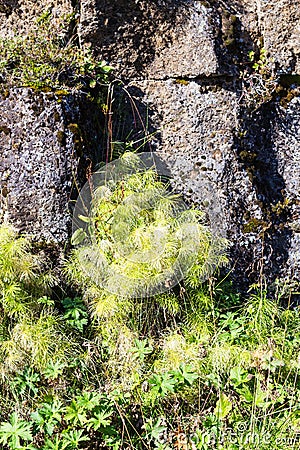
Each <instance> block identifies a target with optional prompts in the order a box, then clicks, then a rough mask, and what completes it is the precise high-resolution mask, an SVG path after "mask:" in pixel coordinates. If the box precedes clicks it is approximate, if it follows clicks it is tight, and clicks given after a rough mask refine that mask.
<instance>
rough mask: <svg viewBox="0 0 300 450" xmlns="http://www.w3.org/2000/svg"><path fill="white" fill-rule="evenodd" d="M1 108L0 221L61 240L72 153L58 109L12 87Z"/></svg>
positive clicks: (45, 99) (42, 98)
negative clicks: (6, 221) (9, 222)
mask: <svg viewBox="0 0 300 450" xmlns="http://www.w3.org/2000/svg"><path fill="white" fill-rule="evenodd" d="M0 109H1V111H2V114H1V119H0V139H1V154H0V174H1V179H0V185H1V196H0V199H1V210H0V218H1V221H2V220H8V221H11V222H13V223H14V224H15V225H16V226H17V227H18V228H19V229H20V230H22V231H25V230H26V231H27V232H29V233H32V234H34V235H36V236H37V237H38V238H40V239H41V240H44V239H45V240H47V241H50V242H51V241H58V242H64V241H66V239H67V238H68V225H69V222H70V216H69V214H68V201H69V197H70V192H71V185H72V170H73V171H74V170H75V167H76V155H74V152H73V149H72V144H71V143H72V133H71V132H70V131H69V130H65V125H64V117H63V109H62V107H61V105H60V104H58V103H57V102H55V101H53V99H49V98H48V97H47V95H46V94H39V95H37V94H33V93H32V92H31V91H30V90H27V89H15V90H13V91H11V93H10V95H9V97H8V98H6V99H2V100H0ZM63 139H64V140H65V141H64V145H63V142H62V140H63Z"/></svg>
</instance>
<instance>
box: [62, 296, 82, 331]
mask: <svg viewBox="0 0 300 450" xmlns="http://www.w3.org/2000/svg"><path fill="white" fill-rule="evenodd" d="M62 305H63V307H64V309H65V313H64V319H65V320H66V323H67V324H68V325H70V326H71V327H73V328H76V329H77V330H78V331H80V332H81V333H82V332H83V328H84V326H85V325H87V323H88V313H87V309H86V307H85V305H84V303H83V301H82V299H81V298H80V297H75V298H73V299H71V298H69V297H67V298H65V299H64V300H63V301H62Z"/></svg>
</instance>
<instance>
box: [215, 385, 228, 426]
mask: <svg viewBox="0 0 300 450" xmlns="http://www.w3.org/2000/svg"><path fill="white" fill-rule="evenodd" d="M231 410H232V403H231V401H230V400H229V398H228V397H227V395H225V394H224V393H223V392H222V393H221V395H220V398H219V400H218V401H217V404H216V408H215V411H214V414H215V415H216V416H217V417H218V419H220V420H222V419H225V418H226V417H227V416H228V414H229V413H230V411H231Z"/></svg>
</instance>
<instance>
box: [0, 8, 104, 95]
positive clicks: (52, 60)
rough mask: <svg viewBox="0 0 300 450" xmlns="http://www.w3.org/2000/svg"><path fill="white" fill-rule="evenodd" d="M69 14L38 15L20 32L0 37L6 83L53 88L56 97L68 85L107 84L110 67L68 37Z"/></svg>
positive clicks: (36, 87) (66, 89)
mask: <svg viewBox="0 0 300 450" xmlns="http://www.w3.org/2000/svg"><path fill="white" fill-rule="evenodd" d="M70 20H72V19H70V17H68V16H67V17H65V18H61V19H60V20H59V21H57V20H55V21H54V19H53V17H52V15H51V12H49V13H48V12H47V14H45V15H42V16H41V17H40V18H39V19H38V20H37V21H36V23H35V24H32V27H31V30H30V31H29V32H28V33H27V34H24V35H22V36H21V35H20V34H19V32H18V31H16V33H15V36H14V37H5V38H1V39H0V53H1V61H0V72H2V76H3V77H4V78H5V80H6V82H7V83H8V84H9V85H17V86H28V87H31V88H35V89H50V90H51V89H53V90H56V91H57V95H58V97H59V96H61V95H66V94H67V93H68V89H69V88H74V87H76V88H77V89H84V88H85V89H86V88H95V87H96V86H97V85H99V84H102V83H107V82H108V79H109V74H110V72H111V70H112V68H111V67H109V66H108V65H107V64H106V63H105V62H103V61H96V60H95V59H94V58H93V55H92V51H91V50H90V49H89V48H88V47H85V48H80V47H79V46H78V45H77V44H76V40H75V38H74V37H70V36H69V27H70Z"/></svg>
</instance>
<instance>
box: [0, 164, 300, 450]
mask: <svg viewBox="0 0 300 450" xmlns="http://www.w3.org/2000/svg"><path fill="white" fill-rule="evenodd" d="M137 181H139V182H140V183H145V184H146V187H147V189H149V188H150V187H151V186H152V188H153V189H154V188H156V189H159V188H161V184H160V180H157V179H156V178H155V177H154V175H153V173H151V172H144V173H143V174H142V175H141V174H139V175H138V177H137V178H135V182H134V183H133V179H132V178H131V176H129V177H128V178H127V179H126V182H125V181H124V180H123V185H122V189H121V184H118V183H116V185H115V189H112V187H111V192H110V193H109V195H106V196H103V195H100V194H99V196H98V197H97V202H95V203H94V206H95V209H94V210H91V214H90V215H89V216H88V217H86V218H83V222H84V220H86V219H88V220H87V221H86V222H84V223H85V224H86V226H87V228H86V230H85V232H87V231H88V227H90V226H92V227H93V233H94V235H95V236H96V243H95V245H99V246H100V247H101V246H102V245H103V240H104V239H108V238H109V234H110V232H111V230H112V229H113V221H110V220H109V217H110V216H113V213H114V212H116V211H118V208H119V206H120V203H121V202H119V200H120V198H119V199H118V197H119V196H121V197H122V196H123V197H122V200H123V201H124V200H126V198H129V197H130V195H129V191H130V190H131V191H132V192H131V193H134V188H135V186H136V185H137ZM157 183H158V184H157ZM102 191H103V189H102ZM102 191H101V192H102ZM102 194H103V192H102ZM169 200H170V199H168V201H169ZM124 204H125V205H126V201H125V202H123V205H124ZM156 205H157V204H156ZM155 209H156V208H154V209H152V210H151V211H152V212H151V214H152V215H153V216H155ZM166 210H167V209H166V207H165V206H164V208H162V214H161V215H160V216H159V220H162V218H163V216H164V214H163V213H165V211H166ZM99 211H101V214H102V213H103V217H104V218H105V222H104V221H102V222H100V219H99V217H98V215H97V214H96V213H97V212H98V213H99ZM122 217H125V218H127V215H126V211H125V212H124V211H122ZM135 217H136V220H137V222H138V223H139V221H142V219H143V220H146V222H145V224H146V227H145V229H148V228H149V226H150V224H149V222H148V221H147V220H148V219H149V217H148V216H147V217H144V216H143V215H142V216H141V217H139V215H137V214H136V215H135ZM155 217H156V216H155ZM152 219H153V217H152ZM193 220H194V217H193ZM152 223H153V222H152ZM154 223H156V222H155V221H154ZM125 224H127V222H126V220H125ZM139 225H140V226H141V223H140V224H139ZM136 226H137V224H135V227H136ZM199 226H200V229H202V228H201V227H203V224H202V225H201V223H200V224H199ZM130 227H131V222H130V226H129V228H128V229H126V230H127V231H126V235H128V236H130V235H131V234H130V233H131V232H132V231H133V230H134V227H133V228H130ZM123 231H124V230H123ZM200 236H202V235H201V234H200ZM204 236H206V237H207V236H209V233H208V231H207V230H205V234H204ZM108 240H109V239H108ZM211 241H212V238H211V236H210V240H208V242H207V241H205V242H206V245H208V246H211V245H212V243H211ZM141 242H145V241H143V240H142V241H141ZM205 248H206V247H204V249H205ZM135 251H136V249H135ZM203 251H204V250H203V249H202V248H201V247H200V249H199V254H198V256H197V260H196V261H194V265H193V266H192V267H191V269H190V271H188V272H187V274H186V276H185V277H184V279H183V280H181V281H180V283H179V284H178V285H177V286H174V288H169V289H166V290H165V291H164V292H160V293H157V294H156V295H152V296H145V297H144V298H136V297H132V296H130V295H127V296H126V295H123V296H121V295H117V294H116V293H111V294H110V293H109V292H107V291H106V292H104V289H103V287H101V286H99V285H98V284H97V282H96V281H97V279H96V281H95V278H93V277H91V276H90V275H91V274H90V273H89V271H85V270H83V268H82V267H81V266H80V264H78V259H76V258H77V257H76V252H77V250H76V251H75V254H74V255H75V256H74V255H72V256H71V257H70V260H69V262H68V264H67V270H68V273H69V275H70V278H71V279H72V280H73V281H72V290H73V292H74V291H75V290H76V291H77V294H76V296H75V297H71V296H69V297H67V296H66V297H65V298H60V299H59V298H55V297H54V292H53V286H54V285H55V284H56V283H59V280H56V279H55V278H54V277H53V275H52V274H51V271H50V270H49V269H48V264H47V261H46V260H45V259H44V258H42V257H41V256H39V254H38V253H37V252H36V250H35V249H34V247H33V246H32V244H31V242H30V240H29V239H28V238H26V237H25V236H19V235H18V234H17V233H16V231H15V230H13V229H12V228H11V227H8V226H5V225H2V226H1V227H0V289H1V323H0V370H1V378H0V383H1V397H0V411H1V413H0V442H1V445H2V448H3V449H4V450H9V449H10V450H16V449H23V450H37V449H42V450H50V449H51V450H64V449H65V450H72V449H85V450H89V449H95V448H96V449H97V448H99V449H100V448H103V449H110V448H112V449H128V450H142V449H161V450H163V449H164V450H168V449H186V448H187V449H191V450H194V449H201V450H208V449H224V450H240V449H242V450H243V449H245V450H246V449H247V450H248V449H265V450H267V449H268V450H269V449H274V450H277V449H278V450H279V449H296V448H298V446H299V429H300V418H299V405H298V403H299V400H298V399H299V390H300V388H299V386H300V385H299V348H300V336H299V330H300V316H299V308H298V307H296V306H295V305H294V306H293V307H291V306H290V303H291V302H289V303H288V305H287V306H286V307H285V308H283V307H282V303H283V302H282V296H283V295H284V296H285V297H286V289H285V287H284V286H283V287H281V286H280V285H278V286H277V290H276V291H275V292H274V293H273V294H272V295H271V294H270V293H268V291H267V289H265V288H264V287H263V286H262V285H261V284H260V285H256V286H253V287H252V290H251V292H250V294H249V295H248V297H247V298H245V297H244V296H242V295H241V294H239V293H237V292H236V291H235V289H234V286H233V284H232V283H230V282H227V281H226V280H224V281H221V282H217V281H216V279H215V275H214V276H211V277H210V279H209V280H208V282H203V279H202V278H201V271H199V266H201V259H199V255H200V253H201V252H203ZM203 255H204V256H205V252H204V253H203ZM223 256H224V255H223ZM110 257H111V259H112V260H113V257H114V254H111V255H110ZM202 262H203V261H202Z"/></svg>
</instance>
